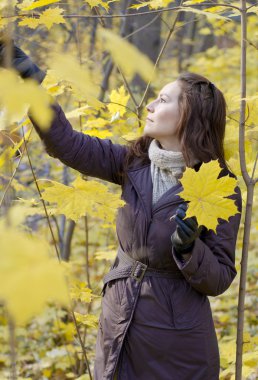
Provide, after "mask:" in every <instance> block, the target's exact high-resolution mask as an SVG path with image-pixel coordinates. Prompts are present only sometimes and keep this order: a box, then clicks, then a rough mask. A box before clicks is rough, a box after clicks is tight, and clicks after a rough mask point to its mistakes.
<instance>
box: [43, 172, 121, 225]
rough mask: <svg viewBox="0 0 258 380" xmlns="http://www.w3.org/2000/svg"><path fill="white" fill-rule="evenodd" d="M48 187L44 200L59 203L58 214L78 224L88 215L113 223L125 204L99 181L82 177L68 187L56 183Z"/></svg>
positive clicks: (44, 193)
mask: <svg viewBox="0 0 258 380" xmlns="http://www.w3.org/2000/svg"><path fill="white" fill-rule="evenodd" d="M51 182H53V183H54V185H53V186H49V187H47V188H46V189H45V190H44V192H43V193H42V198H43V199H45V200H47V201H49V202H54V203H57V208H56V214H64V215H65V216H66V217H67V218H70V219H72V220H74V221H75V222H77V221H78V220H79V218H80V217H81V216H84V215H85V214H86V213H87V214H88V215H91V216H93V217H95V218H100V219H103V220H105V221H108V222H109V223H112V222H113V220H114V218H115V214H116V210H117V208H118V207H122V206H124V204H125V202H124V201H123V200H122V199H120V198H119V195H117V194H114V193H111V192H109V190H108V187H107V186H106V185H104V184H102V183H100V182H97V181H85V180H83V179H82V178H81V177H80V176H78V177H76V179H75V180H74V181H73V182H72V186H66V185H63V184H61V183H58V182H56V181H51Z"/></svg>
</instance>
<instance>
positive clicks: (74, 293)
mask: <svg viewBox="0 0 258 380" xmlns="http://www.w3.org/2000/svg"><path fill="white" fill-rule="evenodd" d="M69 291H70V296H71V298H72V299H73V300H79V301H81V302H85V303H90V302H91V301H92V299H93V298H94V295H93V294H92V289H90V288H87V284H86V283H85V282H82V281H79V280H73V281H72V284H71V287H70V289H69Z"/></svg>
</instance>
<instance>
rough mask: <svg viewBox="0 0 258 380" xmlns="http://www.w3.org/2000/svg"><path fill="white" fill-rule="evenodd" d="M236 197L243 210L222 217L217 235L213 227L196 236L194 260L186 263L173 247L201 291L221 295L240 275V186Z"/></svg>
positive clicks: (187, 278)
mask: <svg viewBox="0 0 258 380" xmlns="http://www.w3.org/2000/svg"><path fill="white" fill-rule="evenodd" d="M235 190H236V192H237V194H233V195H232V196H230V197H229V198H231V199H234V200H235V203H236V205H237V208H238V211H239V213H237V214H235V215H233V216H231V217H230V218H229V220H228V221H225V220H222V219H219V225H218V227H217V234H215V232H214V231H212V230H207V229H206V231H205V230H204V232H203V233H202V234H201V235H200V236H199V237H198V238H196V240H195V241H194V246H193V248H192V250H191V251H190V259H188V260H187V261H186V262H185V263H182V261H181V260H180V256H179V255H178V254H177V253H176V251H175V249H174V247H173V246H172V255H173V258H174V260H175V261H176V263H177V266H178V268H179V269H180V270H181V271H182V274H183V275H184V277H185V278H186V280H187V281H188V282H189V283H190V284H191V286H193V287H194V288H195V289H196V290H198V291H199V292H200V293H203V294H206V295H208V296H217V295H219V294H222V293H224V292H225V291H226V290H227V289H228V288H229V286H230V284H231V283H232V281H233V280H234V278H235V277H236V275H237V271H236V268H235V248H236V240H237V234H238V229H239V225H240V219H241V213H242V198H241V191H240V188H239V187H238V186H237V187H236V189H235Z"/></svg>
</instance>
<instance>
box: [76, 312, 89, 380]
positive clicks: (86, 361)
mask: <svg viewBox="0 0 258 380" xmlns="http://www.w3.org/2000/svg"><path fill="white" fill-rule="evenodd" d="M71 313H72V318H73V322H74V325H75V328H76V332H77V335H78V338H79V342H80V345H81V348H82V353H83V356H84V360H85V363H86V365H87V370H88V372H89V377H90V380H92V375H91V371H90V366H89V361H88V358H87V353H86V350H85V346H84V344H83V341H82V338H81V334H80V330H79V326H78V323H77V321H76V318H75V315H74V311H73V309H72V310H71Z"/></svg>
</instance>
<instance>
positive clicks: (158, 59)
mask: <svg viewBox="0 0 258 380" xmlns="http://www.w3.org/2000/svg"><path fill="white" fill-rule="evenodd" d="M183 1H184V0H181V4H182V3H183ZM180 8H181V7H180ZM178 16H179V13H177V15H176V18H175V20H174V22H173V25H172V28H171V29H170V30H169V33H168V35H167V38H166V40H165V42H164V43H163V46H162V48H161V50H160V52H159V55H158V57H157V59H156V62H155V65H154V70H153V73H154V71H155V69H156V67H157V64H158V62H159V61H160V58H161V55H162V53H163V52H164V50H165V47H166V46H167V43H168V41H169V39H170V37H171V35H172V33H173V31H174V29H175V26H176V23H177V19H178ZM151 81H152V78H151V79H150V80H149V82H148V84H147V86H146V89H145V92H144V94H143V97H142V99H141V101H140V104H139V106H138V108H140V107H141V106H142V103H143V101H144V99H145V97H146V95H147V92H148V89H149V87H150V84H151Z"/></svg>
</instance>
